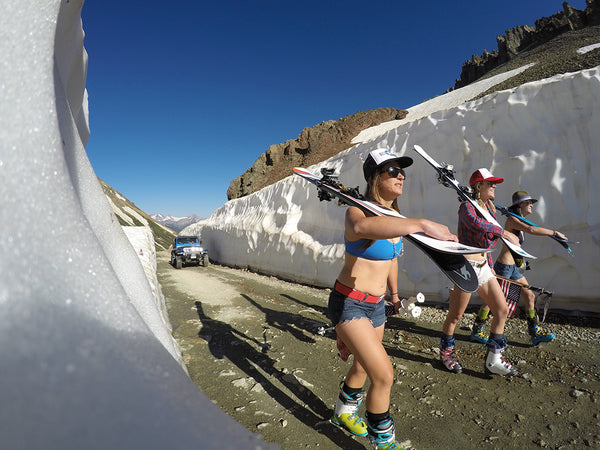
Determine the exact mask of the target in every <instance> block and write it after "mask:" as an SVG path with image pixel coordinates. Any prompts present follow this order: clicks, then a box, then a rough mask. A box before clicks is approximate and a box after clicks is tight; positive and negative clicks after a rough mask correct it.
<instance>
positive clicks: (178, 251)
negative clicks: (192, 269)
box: [171, 236, 208, 269]
mask: <svg viewBox="0 0 600 450" xmlns="http://www.w3.org/2000/svg"><path fill="white" fill-rule="evenodd" d="M190 263H194V264H195V265H197V266H199V265H200V264H202V265H203V266H204V267H206V266H208V252H207V251H206V250H205V249H204V248H202V242H200V239H199V238H198V236H177V237H176V238H175V239H174V240H173V247H172V249H171V265H172V266H173V267H175V268H176V269H181V268H182V267H183V265H184V264H190Z"/></svg>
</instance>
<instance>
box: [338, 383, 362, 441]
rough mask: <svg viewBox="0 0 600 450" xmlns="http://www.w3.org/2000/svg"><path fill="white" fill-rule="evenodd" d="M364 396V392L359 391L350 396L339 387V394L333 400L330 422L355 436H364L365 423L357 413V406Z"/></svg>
mask: <svg viewBox="0 0 600 450" xmlns="http://www.w3.org/2000/svg"><path fill="white" fill-rule="evenodd" d="M364 396H365V392H364V391H360V392H358V393H357V394H356V395H355V396H354V397H351V396H349V395H348V394H346V393H345V392H344V390H343V389H341V388H340V395H338V398H337V401H336V402H335V409H334V411H333V417H332V418H331V423H333V424H334V425H338V426H340V427H342V428H344V429H345V430H347V431H349V432H350V433H352V434H354V435H356V436H366V435H367V424H366V423H365V421H364V420H363V419H362V417H360V416H359V415H358V407H359V406H360V404H361V403H362V401H363V398H364Z"/></svg>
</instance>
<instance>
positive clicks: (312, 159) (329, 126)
mask: <svg viewBox="0 0 600 450" xmlns="http://www.w3.org/2000/svg"><path fill="white" fill-rule="evenodd" d="M407 114H408V112H407V111H406V110H403V109H395V108H378V109H372V110H369V111H358V112H357V113H355V114H352V115H350V116H346V117H342V118H341V119H339V120H328V121H325V122H321V123H320V124H318V125H315V126H314V127H312V128H310V127H306V128H304V129H303V130H302V132H301V133H300V135H299V136H298V137H297V138H296V139H291V140H289V141H286V142H284V143H283V144H275V145H271V146H270V147H269V148H268V149H267V151H266V152H264V153H263V154H261V155H260V156H259V157H258V159H257V160H256V161H255V162H254V164H253V165H252V167H250V168H249V169H248V170H247V171H246V172H245V173H243V174H242V175H240V176H239V177H237V178H236V179H235V180H233V181H232V182H231V184H230V185H229V189H227V198H228V199H229V200H231V199H234V198H239V197H243V196H245V195H248V194H251V193H253V192H256V191H258V190H260V189H262V188H263V187H265V186H268V185H270V184H273V183H275V182H277V181H279V180H281V179H283V178H285V177H286V176H288V175H290V174H291V170H292V167H295V166H303V167H306V166H310V165H312V164H316V163H318V162H321V161H324V160H326V159H328V158H330V157H332V156H333V155H335V154H337V153H339V152H341V151H342V150H345V149H347V148H350V147H351V146H352V144H351V143H350V141H351V140H352V138H354V136H356V135H357V134H358V133H359V132H360V131H362V130H364V129H366V128H369V127H372V126H375V125H379V124H380V123H383V122H388V121H390V120H399V119H404V118H405V117H406V115H407Z"/></svg>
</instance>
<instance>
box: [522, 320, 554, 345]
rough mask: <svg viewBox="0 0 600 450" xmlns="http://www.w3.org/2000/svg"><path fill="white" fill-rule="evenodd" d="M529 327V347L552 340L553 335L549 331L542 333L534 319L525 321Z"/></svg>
mask: <svg viewBox="0 0 600 450" xmlns="http://www.w3.org/2000/svg"><path fill="white" fill-rule="evenodd" d="M527 322H528V327H529V336H531V345H538V344H539V343H540V342H550V341H551V340H552V339H554V333H550V332H549V331H542V328H541V327H540V326H539V325H538V321H537V319H536V318H533V319H527Z"/></svg>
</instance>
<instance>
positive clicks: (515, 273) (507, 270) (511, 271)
mask: <svg viewBox="0 0 600 450" xmlns="http://www.w3.org/2000/svg"><path fill="white" fill-rule="evenodd" d="M494 270H495V271H496V274H497V275H500V276H501V277H504V278H508V279H510V280H520V279H521V278H525V277H524V276H523V274H522V273H521V272H519V269H518V268H517V266H516V265H515V264H502V263H501V262H498V261H496V262H495V263H494Z"/></svg>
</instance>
